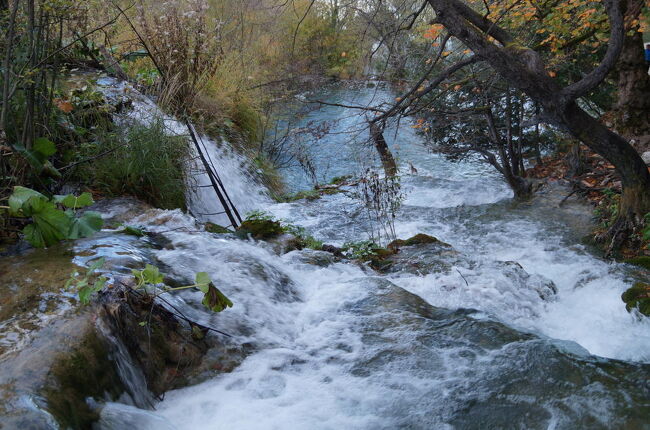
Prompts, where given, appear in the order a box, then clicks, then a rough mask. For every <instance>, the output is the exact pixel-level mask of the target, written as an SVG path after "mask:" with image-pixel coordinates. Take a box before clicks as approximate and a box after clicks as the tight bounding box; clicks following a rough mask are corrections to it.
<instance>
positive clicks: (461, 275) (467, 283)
mask: <svg viewBox="0 0 650 430" xmlns="http://www.w3.org/2000/svg"><path fill="white" fill-rule="evenodd" d="M456 272H458V274H459V275H460V277H461V278H463V281H465V284H466V285H467V286H468V287H469V282H467V279H465V277H464V276H463V274H462V273H460V270H458V269H456Z"/></svg>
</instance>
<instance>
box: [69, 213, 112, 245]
mask: <svg viewBox="0 0 650 430" xmlns="http://www.w3.org/2000/svg"><path fill="white" fill-rule="evenodd" d="M102 225H104V220H102V216H101V215H100V214H99V213H97V212H92V211H88V212H84V213H83V215H81V216H80V217H79V218H75V219H73V220H72V223H71V225H70V229H69V230H68V236H67V239H79V238H81V237H90V236H92V235H93V234H95V233H97V232H98V231H99V230H101V229H102Z"/></svg>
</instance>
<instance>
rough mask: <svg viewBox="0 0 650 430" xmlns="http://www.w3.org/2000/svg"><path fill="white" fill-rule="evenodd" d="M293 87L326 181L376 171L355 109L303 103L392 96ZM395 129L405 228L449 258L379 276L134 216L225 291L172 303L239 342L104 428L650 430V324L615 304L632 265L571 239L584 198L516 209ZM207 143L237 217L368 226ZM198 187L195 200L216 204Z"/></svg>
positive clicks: (343, 197)
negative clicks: (226, 302) (206, 299)
mask: <svg viewBox="0 0 650 430" xmlns="http://www.w3.org/2000/svg"><path fill="white" fill-rule="evenodd" d="M300 97H301V99H302V101H301V102H297V103H296V104H295V105H292V106H288V107H287V111H286V112H285V113H286V116H287V118H292V126H293V127H306V126H308V125H312V126H313V125H314V124H319V123H320V122H322V121H333V122H332V123H331V124H330V130H329V131H330V133H329V134H327V135H325V136H322V137H321V138H320V139H319V140H317V141H316V142H315V143H313V145H312V146H311V147H309V148H308V150H309V151H311V154H312V158H313V163H314V165H315V167H316V172H317V178H318V179H319V180H320V181H328V180H329V179H331V178H332V177H334V176H339V175H342V174H355V173H359V172H361V171H363V170H364V169H365V168H367V167H369V166H372V165H376V161H373V160H375V155H374V153H373V152H372V150H371V148H368V147H367V146H364V145H363V140H364V139H365V137H364V136H363V134H362V129H363V118H362V116H360V115H358V112H356V111H355V110H353V109H346V108H343V107H337V106H323V107H321V108H320V109H318V110H315V111H308V110H305V106H306V104H305V103H304V101H305V99H307V98H309V99H322V100H327V101H328V102H330V103H339V104H351V105H353V104H359V105H364V104H366V103H368V102H375V103H379V102H382V101H384V102H385V101H388V100H390V98H391V97H392V96H391V94H390V93H389V92H388V91H387V90H386V89H383V88H382V87H381V86H376V87H367V88H366V87H364V86H362V87H360V88H349V87H340V86H334V87H331V88H325V89H322V90H320V91H319V92H317V93H309V94H304V95H302V96H300ZM387 137H388V140H389V144H390V146H391V148H392V150H393V151H394V152H395V154H396V156H397V158H398V161H399V164H400V166H401V172H402V173H403V175H402V177H401V183H402V187H403V190H404V193H405V200H404V204H403V205H402V207H401V209H400V211H399V214H398V216H397V218H396V222H395V229H396V233H397V236H398V237H401V238H407V237H410V236H412V235H414V234H416V233H426V234H429V235H432V236H435V237H437V238H439V239H440V240H443V241H445V242H447V243H449V244H451V245H452V246H453V248H454V249H455V250H457V251H458V252H457V253H449V254H448V255H443V254H440V253H438V254H433V255H422V256H419V257H421V260H422V261H421V263H422V264H420V265H418V269H417V270H402V271H395V272H393V273H389V274H383V275H380V274H378V273H375V272H373V271H372V270H371V269H369V268H365V267H362V266H360V265H358V264H354V263H351V262H347V261H336V260H334V259H333V258H331V257H329V256H328V255H327V254H325V253H319V252H316V251H310V250H304V251H293V252H290V253H288V254H284V255H277V254H276V253H275V252H273V249H272V248H271V247H270V246H268V245H265V244H263V243H254V242H250V241H242V240H237V239H234V238H229V237H224V236H215V235H212V234H210V233H206V232H196V231H195V230H196V229H195V228H194V225H195V224H194V223H195V222H194V220H193V219H192V218H191V217H189V216H187V215H183V214H181V213H180V212H177V211H171V212H169V211H154V212H152V213H147V214H145V215H142V216H140V217H139V218H136V220H135V221H137V222H139V223H140V224H143V225H144V226H145V227H146V229H147V230H149V231H161V232H164V234H165V236H166V237H167V238H168V239H169V240H170V241H171V244H172V246H170V247H168V248H169V249H163V250H159V251H156V258H157V259H158V260H159V261H160V262H162V263H164V264H165V265H166V266H167V267H169V268H170V270H172V272H173V273H171V274H172V275H173V276H175V277H177V278H181V279H183V278H187V279H190V278H192V276H193V274H194V273H195V272H197V271H207V272H209V273H210V275H211V276H212V279H215V280H217V281H216V282H217V284H218V287H219V288H220V289H221V290H222V291H224V293H225V294H226V295H227V296H228V297H229V298H231V299H232V301H233V302H234V303H235V306H234V307H233V308H232V309H229V310H227V311H225V312H223V313H221V314H217V315H213V314H208V313H206V312H204V311H203V310H202V308H201V305H200V298H201V297H200V294H198V293H192V292H184V293H181V294H178V295H177V296H176V302H177V303H176V305H178V306H182V307H183V309H184V311H185V312H186V313H187V314H189V315H192V316H193V317H194V318H196V319H198V320H199V321H203V322H205V323H209V324H210V325H212V326H214V327H219V328H220V329H221V330H224V331H226V332H228V333H230V334H232V335H234V338H235V341H236V342H237V343H240V344H243V345H246V346H247V350H248V351H249V354H248V355H247V357H246V358H245V359H244V360H243V362H242V363H241V364H240V365H239V366H238V367H236V368H235V369H234V370H233V371H232V372H230V373H220V374H217V375H216V376H215V377H214V378H211V379H209V380H207V381H205V382H203V383H200V384H198V385H195V386H191V387H187V388H185V389H180V390H176V391H172V392H170V393H168V394H167V395H166V396H165V398H164V400H163V401H161V402H159V403H158V404H157V405H156V409H155V411H143V410H137V409H136V408H133V407H130V406H125V405H120V404H109V405H108V406H107V407H106V408H105V409H104V412H103V413H102V416H103V418H102V428H104V429H109V428H115V429H117V428H125V427H124V426H132V427H133V428H156V429H163V428H169V429H192V430H196V429H222V428H223V429H231V430H232V429H383V428H386V429H394V428H405V429H406V428H408V429H452V428H453V429H472V428H477V429H478V428H490V429H493V428H494V429H496V428H504V429H505V428H508V429H511V428H522V429H575V428H590V429H599V428H602V429H610V428H629V429H637V428H639V429H641V428H650V424H649V422H650V419H649V417H650V396H649V392H650V386H649V384H648V375H649V374H650V373H649V372H650V365H649V364H646V363H649V362H650V320H649V319H647V318H646V319H641V318H639V317H638V316H637V315H634V314H630V313H628V312H627V311H626V310H625V307H624V305H623V303H622V302H621V299H620V295H621V293H622V292H623V291H624V290H625V289H626V288H629V286H630V284H631V283H632V282H633V281H634V280H636V279H637V278H638V277H639V276H641V275H640V274H639V273H637V272H635V271H634V270H633V269H632V268H631V267H629V266H626V265H623V264H617V263H611V262H607V261H604V260H602V259H601V258H599V257H597V256H596V254H595V253H594V252H593V250H591V249H589V247H588V246H587V245H585V244H583V241H582V237H583V236H585V235H586V234H588V232H589V230H590V228H591V224H590V222H591V221H590V213H589V208H587V207H586V206H585V205H584V204H583V203H580V202H579V201H576V200H569V201H568V202H567V203H566V204H565V205H563V206H562V207H561V208H560V207H558V203H559V201H560V200H561V199H562V198H563V197H564V195H565V194H566V191H565V190H563V189H561V188H559V187H553V186H550V187H547V188H545V189H543V190H542V191H541V192H540V194H539V196H537V197H536V198H535V199H534V200H533V201H532V202H528V203H518V202H515V201H513V199H512V194H511V192H510V191H509V189H508V188H507V186H506V185H505V184H504V183H503V182H502V181H501V180H500V178H499V177H498V176H497V175H496V174H495V172H494V171H492V170H491V168H489V167H488V166H486V165H484V164H482V163H480V162H479V161H478V160H472V159H469V160H466V161H463V162H451V161H449V160H447V159H445V158H444V157H442V156H440V155H437V154H433V153H431V152H429V151H428V150H427V149H426V148H425V147H424V146H423V144H422V141H421V139H420V137H419V136H418V135H417V134H416V133H415V130H414V129H413V128H411V127H410V124H408V123H402V124H400V127H399V129H398V130H392V132H389V133H387ZM210 151H211V153H212V154H211V155H212V156H213V159H215V160H218V161H216V163H217V164H218V167H219V168H220V169H221V170H222V171H223V170H226V171H228V175H227V177H228V181H229V183H228V184H227V186H228V189H229V191H230V192H231V194H233V195H234V196H235V198H234V200H235V204H239V205H240V206H242V207H243V211H246V210H252V209H258V210H264V211H267V212H269V213H272V214H274V215H275V216H277V217H279V218H283V219H286V220H288V221H290V222H293V223H295V224H298V225H301V226H303V227H305V228H306V229H307V230H308V231H309V232H310V233H311V234H313V235H314V236H315V237H317V238H318V239H321V240H323V241H325V242H326V243H332V244H337V245H340V244H342V243H343V242H346V241H356V240H363V239H366V238H367V236H366V234H367V233H366V232H367V230H368V228H369V225H368V221H367V220H366V219H365V216H364V213H363V211H361V210H360V209H359V202H358V200H357V199H355V198H354V197H352V196H351V195H349V194H345V193H342V194H335V195H326V196H323V197H322V198H321V199H318V200H314V201H306V200H300V201H296V202H292V203H275V202H273V201H272V200H271V199H270V198H268V197H265V194H266V193H265V190H264V189H262V188H261V187H260V186H258V185H256V184H255V183H254V182H253V181H252V180H251V178H250V176H249V175H247V174H244V173H237V169H238V166H239V162H238V161H237V160H236V157H235V156H234V155H232V154H230V153H228V154H226V155H224V152H223V151H224V149H223V148H221V149H219V148H218V147H217V146H215V145H213V146H211V147H210ZM219 163H221V164H220V165H219ZM411 165H412V166H413V167H414V169H412V168H411ZM416 171H417V173H416ZM284 176H285V179H286V180H287V182H288V184H289V187H290V189H291V190H293V191H297V190H302V189H307V188H309V187H311V185H312V184H311V181H310V176H309V175H307V174H306V173H305V172H304V171H303V170H302V169H301V168H299V167H298V166H295V165H294V166H292V167H289V168H288V169H285V171H284ZM203 193H204V194H203V195H202V196H199V198H196V197H195V206H196V205H197V204H198V205H200V206H201V207H202V210H203V211H205V213H209V211H214V207H211V203H210V204H208V203H206V201H207V200H208V199H212V197H210V196H209V195H208V194H207V191H204V192H203ZM251 196H253V197H254V198H253V197H251ZM202 199H203V200H204V201H202ZM197 200H198V202H199V203H196V201H197ZM184 228H185V229H186V230H188V231H191V232H183V229H184ZM428 258H430V259H431V260H430V261H428V260H427V259H428ZM428 263H431V264H428Z"/></svg>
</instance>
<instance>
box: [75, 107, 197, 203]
mask: <svg viewBox="0 0 650 430" xmlns="http://www.w3.org/2000/svg"><path fill="white" fill-rule="evenodd" d="M108 151H110V152H108ZM85 152H86V154H85V156H86V157H89V158H90V157H93V156H99V157H98V158H97V159H95V160H94V161H92V162H90V163H86V164H84V165H81V167H79V169H78V172H77V177H78V178H81V179H82V180H84V181H85V182H86V183H87V184H88V185H89V186H91V187H92V188H94V189H96V190H97V191H100V192H101V193H104V194H106V195H111V196H119V195H132V196H135V197H137V198H139V199H141V200H143V201H145V202H147V203H149V204H151V205H153V206H155V207H158V208H163V209H174V208H181V209H186V201H185V190H186V186H187V180H186V176H185V166H186V165H187V161H188V157H189V146H188V142H187V138H186V137H184V136H170V135H168V134H167V133H166V129H165V124H164V122H163V121H162V120H155V121H153V122H152V123H151V124H149V125H139V124H134V125H132V126H130V127H129V128H128V129H127V130H126V131H116V132H112V133H107V134H105V135H103V136H100V137H99V138H98V140H97V142H96V143H94V144H91V145H88V146H87V148H86V150H85ZM107 152H108V153H107ZM102 154H105V155H102Z"/></svg>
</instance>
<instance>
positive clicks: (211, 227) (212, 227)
mask: <svg viewBox="0 0 650 430" xmlns="http://www.w3.org/2000/svg"><path fill="white" fill-rule="evenodd" d="M205 231H209V232H210V233H216V234H227V233H232V231H230V230H228V229H227V228H226V227H223V226H220V225H219V224H215V223H212V222H206V223H205Z"/></svg>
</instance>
